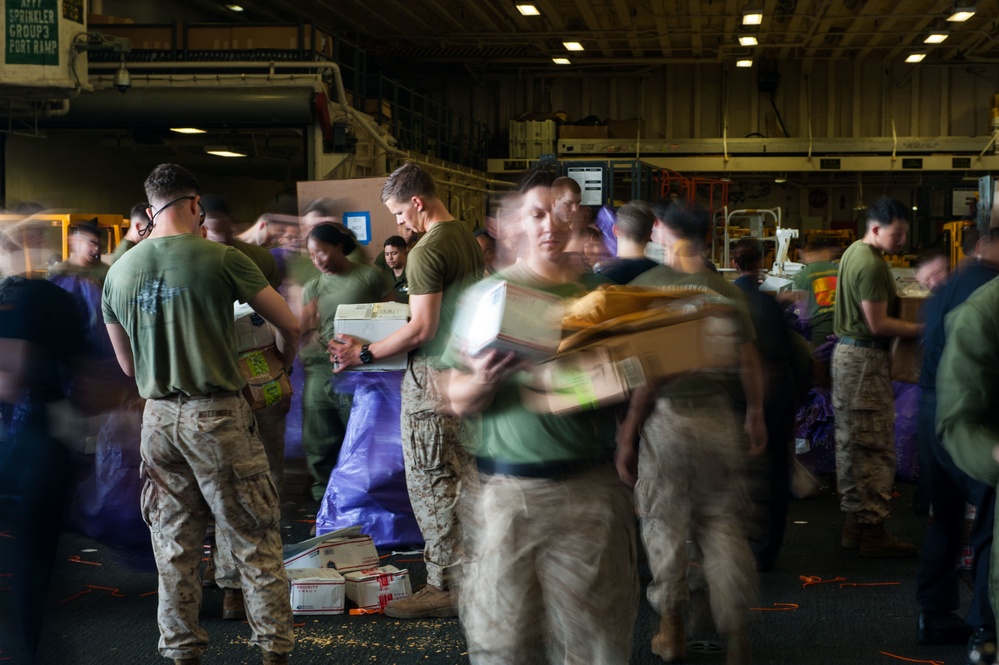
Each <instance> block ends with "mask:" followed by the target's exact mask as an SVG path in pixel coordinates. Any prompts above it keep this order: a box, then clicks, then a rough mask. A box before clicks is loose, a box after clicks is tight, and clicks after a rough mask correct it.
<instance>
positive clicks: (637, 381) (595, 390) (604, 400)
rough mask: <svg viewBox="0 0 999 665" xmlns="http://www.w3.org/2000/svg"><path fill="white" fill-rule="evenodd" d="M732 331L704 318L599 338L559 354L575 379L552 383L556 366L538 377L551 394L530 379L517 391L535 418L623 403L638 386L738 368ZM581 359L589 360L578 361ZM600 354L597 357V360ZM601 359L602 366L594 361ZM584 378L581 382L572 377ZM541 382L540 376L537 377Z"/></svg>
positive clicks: (723, 318) (732, 325) (725, 321)
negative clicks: (551, 377)
mask: <svg viewBox="0 0 999 665" xmlns="http://www.w3.org/2000/svg"><path fill="white" fill-rule="evenodd" d="M740 341H741V338H740V337H739V336H738V325H737V324H736V322H735V321H734V320H733V319H732V318H731V317H729V316H727V315H720V314H719V315H709V316H703V317H700V318H693V319H686V320H681V321H680V322H678V323H673V324H671V325H665V326H661V327H658V328H649V329H646V330H639V331H636V332H627V333H622V334H619V335H612V336H610V337H604V338H600V339H598V340H596V341H594V342H593V343H591V344H588V345H586V346H583V347H581V348H580V349H578V350H574V351H569V352H565V353H560V354H559V355H558V356H557V357H556V358H555V360H554V361H553V362H554V363H568V364H569V367H571V368H572V369H573V370H574V371H575V372H576V373H577V375H576V376H574V375H572V374H568V375H567V376H566V378H565V379H561V380H560V379H558V378H557V373H558V371H559V365H558V364H555V365H553V367H552V368H545V370H543V371H547V372H549V374H552V373H554V374H555V375H556V378H555V379H548V385H551V386H553V389H552V390H551V391H549V392H547V393H545V392H544V391H543V390H541V389H540V388H539V385H538V384H540V386H541V387H543V386H544V385H545V380H544V379H543V378H542V379H536V380H535V382H534V383H533V384H529V385H528V387H527V388H525V389H524V390H522V391H521V396H522V397H523V398H524V403H525V406H526V407H527V408H528V409H530V410H531V411H535V412H537V413H572V412H573V411H581V410H584V409H587V408H596V407H598V406H605V405H608V404H614V403H616V402H623V401H625V400H626V399H627V398H628V396H629V395H630V394H631V391H632V390H633V389H634V388H635V387H636V386H638V385H642V384H643V383H653V382H656V381H658V380H660V379H665V378H668V377H670V376H674V375H677V374H683V373H685V372H691V371H695V370H707V369H723V368H727V367H735V366H737V365H738V363H739V345H740ZM581 354H592V355H590V356H584V355H581ZM600 354H603V355H602V356H601V355H600ZM600 358H603V359H604V361H603V364H602V365H600V364H598V363H599V360H600ZM584 370H585V371H586V372H587V375H586V376H585V377H579V376H578V373H580V372H583V371H584ZM542 376H544V374H542Z"/></svg>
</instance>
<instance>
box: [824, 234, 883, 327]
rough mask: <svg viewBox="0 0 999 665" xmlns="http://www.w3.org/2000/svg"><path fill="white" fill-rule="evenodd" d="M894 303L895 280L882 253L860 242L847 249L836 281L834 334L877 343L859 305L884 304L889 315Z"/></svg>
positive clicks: (841, 260)
mask: <svg viewBox="0 0 999 665" xmlns="http://www.w3.org/2000/svg"><path fill="white" fill-rule="evenodd" d="M896 299H897V298H896V288H895V278H894V277H892V274H891V268H890V267H889V266H888V263H886V262H885V260H884V258H882V256H881V252H879V251H878V250H876V249H874V248H873V247H871V246H870V245H868V244H867V243H865V242H864V241H863V240H858V241H856V242H855V243H853V244H852V245H850V246H849V247H847V249H846V251H845V252H843V258H842V259H840V262H839V274H838V275H837V278H836V301H835V308H836V310H835V319H834V320H835V323H834V326H833V330H834V331H835V333H836V334H837V335H839V336H840V337H852V338H853V339H858V340H863V341H868V342H871V341H874V340H876V339H878V338H877V337H875V336H874V335H873V334H872V333H871V330H870V328H868V327H867V320H866V319H865V318H864V311H863V309H861V302H863V301H865V300H866V301H869V302H886V303H887V304H888V313H889V314H891V313H892V312H894V311H895V308H896V302H895V301H896Z"/></svg>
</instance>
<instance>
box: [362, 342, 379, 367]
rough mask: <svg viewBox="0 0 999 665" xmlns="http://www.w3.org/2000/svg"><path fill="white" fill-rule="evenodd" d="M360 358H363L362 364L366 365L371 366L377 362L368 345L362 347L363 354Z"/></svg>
mask: <svg viewBox="0 0 999 665" xmlns="http://www.w3.org/2000/svg"><path fill="white" fill-rule="evenodd" d="M359 356H360V358H361V362H362V363H364V364H365V365H370V364H371V363H373V362H375V357H374V356H373V355H371V351H370V350H369V349H368V345H367V344H365V345H364V346H362V347H361V353H360V354H359Z"/></svg>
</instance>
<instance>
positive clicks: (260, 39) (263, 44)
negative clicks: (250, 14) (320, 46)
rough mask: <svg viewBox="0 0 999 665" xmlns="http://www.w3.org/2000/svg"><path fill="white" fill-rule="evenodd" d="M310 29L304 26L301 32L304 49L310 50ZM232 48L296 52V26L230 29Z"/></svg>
mask: <svg viewBox="0 0 999 665" xmlns="http://www.w3.org/2000/svg"><path fill="white" fill-rule="evenodd" d="M311 37H312V27H311V26H309V25H308V24H306V25H305V26H304V27H303V30H302V40H303V41H304V42H305V48H306V49H308V48H311V46H312V45H311V43H310V42H311V41H312V39H311ZM232 48H234V49H245V50H247V51H251V50H254V49H278V50H289V51H292V50H296V49H297V48H298V26H297V25H269V26H242V25H237V26H233V28H232Z"/></svg>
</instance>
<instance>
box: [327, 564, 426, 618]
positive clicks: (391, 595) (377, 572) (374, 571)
mask: <svg viewBox="0 0 999 665" xmlns="http://www.w3.org/2000/svg"><path fill="white" fill-rule="evenodd" d="M343 577H344V580H345V581H346V589H347V598H348V599H350V601H351V602H352V603H354V604H355V605H357V606H358V607H360V608H362V609H368V610H380V609H383V608H384V607H385V606H386V605H388V604H389V602H391V601H393V600H399V599H401V598H409V597H410V596H411V595H413V589H412V587H410V584H409V571H408V570H399V569H398V568H396V567H395V566H382V567H380V568H370V569H365V570H358V571H354V572H351V573H347V574H345V575H344V576H343Z"/></svg>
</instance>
